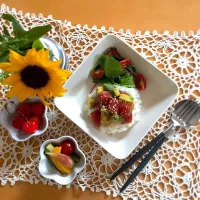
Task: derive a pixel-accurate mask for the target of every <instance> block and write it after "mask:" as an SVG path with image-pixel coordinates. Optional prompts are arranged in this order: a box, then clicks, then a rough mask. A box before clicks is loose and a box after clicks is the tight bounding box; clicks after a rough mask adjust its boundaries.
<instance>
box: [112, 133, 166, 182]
mask: <svg viewBox="0 0 200 200" xmlns="http://www.w3.org/2000/svg"><path fill="white" fill-rule="evenodd" d="M164 137H165V133H163V132H162V133H160V134H159V135H158V136H157V137H155V138H154V139H153V140H151V142H149V143H148V144H147V145H145V146H144V147H143V148H142V149H140V150H139V151H138V152H136V153H135V154H134V155H133V156H132V157H131V158H130V160H128V161H127V162H125V163H124V164H123V165H122V166H121V168H119V169H118V170H117V171H116V172H115V173H114V174H113V175H112V176H111V177H110V180H113V179H114V178H115V177H117V176H118V175H119V174H121V173H122V172H123V171H124V170H125V169H127V168H128V167H129V166H131V165H132V164H133V163H134V162H135V161H137V160H138V159H139V158H140V157H141V156H143V155H144V154H145V153H146V152H147V151H150V150H151V148H152V147H153V146H154V145H155V144H156V143H157V142H158V141H159V140H160V139H162V138H164Z"/></svg>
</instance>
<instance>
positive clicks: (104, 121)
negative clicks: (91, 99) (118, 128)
mask: <svg viewBox="0 0 200 200" xmlns="http://www.w3.org/2000/svg"><path fill="white" fill-rule="evenodd" d="M110 124H111V120H110V114H109V112H108V110H107V108H104V107H102V108H101V125H103V126H109V125H110Z"/></svg>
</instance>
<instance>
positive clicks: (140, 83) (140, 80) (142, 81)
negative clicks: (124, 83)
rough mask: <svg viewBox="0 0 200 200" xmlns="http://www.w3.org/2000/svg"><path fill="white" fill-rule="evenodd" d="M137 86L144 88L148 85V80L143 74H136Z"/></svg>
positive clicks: (139, 88) (140, 88)
mask: <svg viewBox="0 0 200 200" xmlns="http://www.w3.org/2000/svg"><path fill="white" fill-rule="evenodd" d="M135 87H136V88H137V89H138V90H144V89H146V87H147V82H146V79H145V78H144V76H142V75H141V74H138V75H136V77H135Z"/></svg>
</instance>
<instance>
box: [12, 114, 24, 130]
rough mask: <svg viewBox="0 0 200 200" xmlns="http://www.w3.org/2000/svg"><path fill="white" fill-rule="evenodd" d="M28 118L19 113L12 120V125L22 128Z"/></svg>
mask: <svg viewBox="0 0 200 200" xmlns="http://www.w3.org/2000/svg"><path fill="white" fill-rule="evenodd" d="M25 121H26V119H25V118H24V117H23V116H22V115H17V116H16V117H15V119H14V120H13V122H12V126H13V127H14V128H17V129H22V127H23V124H24V122H25Z"/></svg>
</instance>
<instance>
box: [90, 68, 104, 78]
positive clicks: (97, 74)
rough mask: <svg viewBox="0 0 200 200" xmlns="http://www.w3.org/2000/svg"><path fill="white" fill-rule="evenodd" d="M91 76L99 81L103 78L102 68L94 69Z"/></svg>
mask: <svg viewBox="0 0 200 200" xmlns="http://www.w3.org/2000/svg"><path fill="white" fill-rule="evenodd" d="M91 76H92V78H94V79H101V78H103V76H104V70H103V69H102V68H99V69H95V70H94V71H92V73H91Z"/></svg>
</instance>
